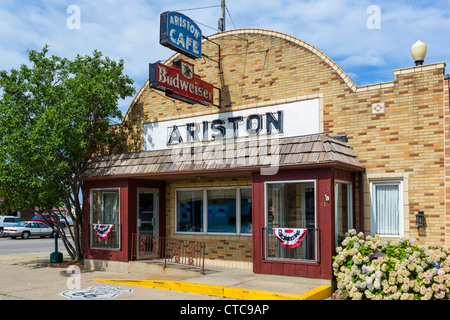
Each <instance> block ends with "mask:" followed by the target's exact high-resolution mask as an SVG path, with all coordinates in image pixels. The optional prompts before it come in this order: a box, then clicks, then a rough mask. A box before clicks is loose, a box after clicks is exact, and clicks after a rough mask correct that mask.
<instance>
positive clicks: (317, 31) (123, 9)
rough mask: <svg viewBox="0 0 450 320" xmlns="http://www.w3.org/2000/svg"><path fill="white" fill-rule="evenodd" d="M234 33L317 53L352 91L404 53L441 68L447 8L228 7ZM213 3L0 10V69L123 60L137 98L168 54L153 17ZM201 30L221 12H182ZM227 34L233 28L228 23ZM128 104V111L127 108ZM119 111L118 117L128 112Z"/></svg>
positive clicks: (86, 2) (34, 5)
mask: <svg viewBox="0 0 450 320" xmlns="http://www.w3.org/2000/svg"><path fill="white" fill-rule="evenodd" d="M226 3H227V7H228V10H229V12H230V13H231V15H232V18H233V21H234V23H235V25H236V27H238V28H250V27H256V28H264V29H269V30H277V31H281V32H284V33H287V34H290V35H293V36H296V37H298V38H301V39H302V40H305V41H307V42H309V43H311V44H312V45H314V46H316V47H318V48H319V49H320V50H322V51H323V52H324V53H326V54H328V55H329V56H330V57H331V58H332V59H333V60H335V61H336V62H337V63H339V64H340V65H341V66H342V67H343V68H344V70H345V71H346V72H347V73H348V74H351V75H352V78H353V79H354V80H357V81H356V82H357V84H367V83H372V81H377V82H378V81H390V80H392V79H393V73H392V70H393V69H397V68H402V67H408V66H411V65H412V64H413V62H412V58H411V56H410V51H409V49H410V47H411V45H412V44H413V43H414V42H416V41H417V40H419V39H420V40H422V41H424V42H426V43H427V44H428V55H427V58H426V62H429V63H432V62H440V61H444V62H445V61H447V60H448V57H449V51H450V49H449V47H448V46H447V45H446V44H447V43H448V40H449V38H450V36H449V35H448V30H450V7H449V6H448V0H436V1H433V2H424V1H420V2H418V1H414V2H412V1H407V0H396V1H388V0H377V1H373V0H361V1H344V0H302V1H298V0H280V1H273V0H245V1H242V0H227V1H226ZM72 4H73V5H77V6H79V7H80V12H81V25H80V26H81V28H80V29H74V30H70V29H68V28H67V26H66V20H67V18H68V17H69V14H67V12H66V10H67V7H68V6H69V5H72ZM217 5H220V1H219V0H208V1H201V0H191V1H189V2H186V1H184V0H166V1H158V0H150V1H149V0H133V1H120V0H110V1H101V0H99V1H92V0H79V1H76V2H75V1H73V2H72V1H65V2H64V1H60V0H46V1H44V0H36V1H32V2H31V1H28V2H22V3H21V4H20V5H17V2H15V1H12V0H2V1H1V2H0V17H1V19H0V30H2V32H1V33H0V69H1V70H3V69H7V70H8V69H11V68H12V67H17V66H18V65H19V64H20V63H26V61H27V54H26V50H27V49H36V50H40V49H42V47H43V46H44V44H49V45H50V53H51V54H56V55H60V56H66V57H69V58H71V57H74V56H75V55H76V54H77V53H79V54H82V55H84V54H90V53H92V51H93V50H94V49H98V50H100V51H102V52H103V54H104V55H106V56H109V57H111V58H112V59H116V60H117V59H124V60H125V72H126V73H127V74H128V75H129V76H130V77H132V78H133V79H134V80H135V87H136V91H138V90H139V89H140V88H141V86H142V85H143V84H144V82H145V80H146V78H147V76H148V63H150V62H155V61H157V60H166V59H168V58H169V57H170V56H171V55H172V54H173V51H171V50H169V49H167V48H165V47H162V46H161V45H160V44H159V15H160V14H161V13H162V12H164V11H167V10H180V9H188V8H197V7H206V6H217ZM370 5H378V6H379V8H380V11H381V16H380V19H381V20H380V22H381V25H380V26H381V29H369V28H367V19H368V18H369V15H370V14H368V13H367V8H368V7H369V6H370ZM183 13H184V14H186V15H188V16H189V17H191V18H192V19H193V20H195V21H197V22H199V23H201V24H200V26H201V28H202V30H203V33H204V34H205V35H209V34H212V33H215V31H214V29H215V28H216V27H217V18H218V17H219V16H220V8H219V7H213V8H209V9H203V10H192V11H185V12H183ZM226 26H227V29H231V28H233V24H232V22H231V20H230V18H229V16H228V12H227V15H226ZM126 103H129V102H128V101H127V102H126ZM126 103H125V104H121V106H122V107H121V108H122V110H124V111H125V110H126V109H127V108H128V105H126Z"/></svg>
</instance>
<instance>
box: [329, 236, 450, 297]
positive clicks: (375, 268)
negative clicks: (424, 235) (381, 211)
mask: <svg viewBox="0 0 450 320" xmlns="http://www.w3.org/2000/svg"><path fill="white" fill-rule="evenodd" d="M345 235H346V237H345V239H344V240H343V241H342V243H341V245H340V246H339V247H337V248H336V253H337V254H336V256H334V257H333V272H334V276H335V277H336V280H337V288H338V290H337V293H338V294H339V295H340V296H341V297H342V299H353V300H361V299H372V300H436V299H439V300H440V299H445V300H449V299H450V292H449V285H450V248H449V247H445V246H442V245H440V244H433V245H429V246H428V245H427V246H425V245H420V244H418V243H417V241H415V240H414V239H411V240H406V239H401V240H387V239H385V238H381V237H379V236H378V235H375V236H373V237H372V236H367V237H366V238H364V234H363V233H362V232H360V233H358V234H357V232H356V231H355V230H354V229H352V230H349V231H348V232H347V233H346V234H345Z"/></svg>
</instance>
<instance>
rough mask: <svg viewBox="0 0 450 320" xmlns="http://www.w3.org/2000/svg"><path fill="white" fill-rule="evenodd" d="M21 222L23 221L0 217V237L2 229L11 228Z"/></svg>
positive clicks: (12, 217)
mask: <svg viewBox="0 0 450 320" xmlns="http://www.w3.org/2000/svg"><path fill="white" fill-rule="evenodd" d="M21 221H23V220H22V219H20V218H18V217H14V216H0V237H3V228H5V227H10V226H13V225H15V224H17V223H19V222H21Z"/></svg>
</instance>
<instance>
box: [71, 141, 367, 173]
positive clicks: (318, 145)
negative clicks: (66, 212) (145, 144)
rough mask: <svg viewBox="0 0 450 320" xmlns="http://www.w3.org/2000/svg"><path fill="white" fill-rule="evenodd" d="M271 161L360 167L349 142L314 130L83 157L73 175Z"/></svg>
mask: <svg viewBox="0 0 450 320" xmlns="http://www.w3.org/2000/svg"><path fill="white" fill-rule="evenodd" d="M276 165H278V166H279V169H289V168H296V167H298V168H307V167H321V166H336V167H342V168H346V169H349V170H352V171H362V170H364V168H363V166H362V165H361V163H360V162H359V161H358V159H357V157H356V154H355V153H354V152H353V150H352V149H351V147H350V146H349V145H348V143H345V142H343V141H341V140H338V139H335V138H332V137H329V136H327V135H325V134H317V135H311V136H303V137H294V138H285V139H276V140H265V141H246V142H240V143H234V144H226V145H221V144H216V145H212V144H208V145H202V146H197V147H187V148H174V149H169V150H161V151H148V152H137V153H122V154H112V155H104V156H97V157H94V158H92V159H91V160H89V161H88V163H87V165H86V167H85V169H84V171H83V172H82V174H81V175H80V176H79V177H78V179H80V180H93V179H99V178H103V179H105V178H106V179H111V178H125V177H128V178H157V177H160V178H162V177H169V176H173V175H175V176H173V177H177V176H178V178H179V175H181V174H183V175H185V174H190V175H197V176H199V175H204V174H210V173H216V174H219V173H223V174H227V173H231V172H241V173H242V172H249V173H251V172H253V171H257V170H260V169H261V168H264V167H270V166H276Z"/></svg>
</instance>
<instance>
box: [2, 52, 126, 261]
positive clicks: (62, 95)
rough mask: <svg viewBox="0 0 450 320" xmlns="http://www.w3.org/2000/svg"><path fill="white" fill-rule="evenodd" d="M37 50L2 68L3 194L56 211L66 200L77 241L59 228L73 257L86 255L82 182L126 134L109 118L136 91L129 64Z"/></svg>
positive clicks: (21, 204) (19, 204)
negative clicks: (89, 166)
mask: <svg viewBox="0 0 450 320" xmlns="http://www.w3.org/2000/svg"><path fill="white" fill-rule="evenodd" d="M47 53H48V47H47V46H45V47H44V48H43V49H42V51H41V52H37V51H35V50H29V51H28V56H29V61H30V63H29V64H28V65H25V64H23V65H21V66H20V68H19V69H18V70H17V69H11V70H10V72H6V71H0V95H1V96H0V198H5V199H7V203H8V205H9V206H10V207H12V209H15V210H24V209H30V210H35V209H36V208H38V210H35V211H37V212H38V213H39V214H43V213H49V214H52V208H59V207H61V206H64V207H66V208H67V209H68V211H69V216H70V217H71V218H72V219H73V221H74V227H73V229H72V228H69V232H70V235H71V237H70V238H71V239H72V240H70V239H69V237H67V236H68V234H66V233H65V230H64V229H63V228H61V226H60V225H58V224H57V225H55V229H57V231H58V232H59V234H60V235H61V238H62V240H63V242H64V244H65V246H66V249H67V251H68V252H69V255H70V257H71V258H72V259H73V260H82V245H81V238H82V237H81V234H82V230H81V227H82V211H81V210H82V203H81V202H80V191H81V188H82V181H79V180H77V177H78V176H79V174H80V173H81V172H82V170H83V167H84V166H85V164H86V162H87V161H88V160H89V159H90V158H91V157H92V156H93V153H94V152H95V150H103V151H104V152H107V151H108V150H111V148H114V147H115V146H118V143H120V137H118V136H117V134H115V133H114V131H113V130H110V127H109V121H108V118H119V119H121V118H122V115H121V112H120V110H119V109H118V101H119V98H122V99H123V98H125V97H128V96H131V95H133V94H134V88H133V86H132V84H133V80H132V79H130V78H129V77H128V76H126V75H124V74H123V68H124V62H123V60H120V61H119V62H116V61H113V60H111V59H109V58H108V57H103V55H102V53H101V52H99V51H94V52H93V54H92V55H91V56H80V55H77V57H76V58H74V59H73V60H69V59H67V58H61V57H57V56H50V57H49V56H48V55H47Z"/></svg>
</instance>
